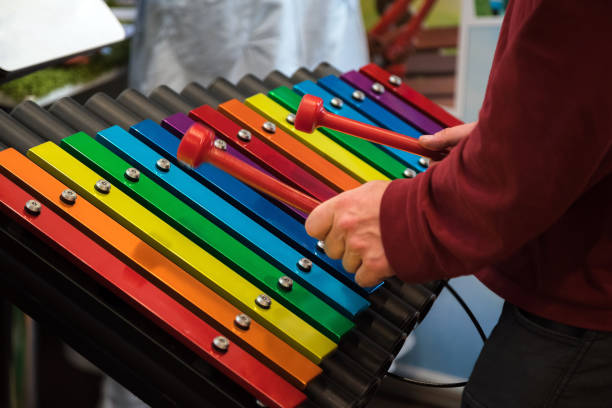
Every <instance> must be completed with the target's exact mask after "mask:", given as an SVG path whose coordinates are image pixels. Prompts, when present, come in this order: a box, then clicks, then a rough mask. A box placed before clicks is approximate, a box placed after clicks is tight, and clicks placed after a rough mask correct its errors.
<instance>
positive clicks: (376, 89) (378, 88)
mask: <svg viewBox="0 0 612 408" xmlns="http://www.w3.org/2000/svg"><path fill="white" fill-rule="evenodd" d="M372 90H373V91H374V92H376V93H377V94H381V93H384V92H385V87H384V86H383V84H381V83H380V82H374V83H373V84H372Z"/></svg>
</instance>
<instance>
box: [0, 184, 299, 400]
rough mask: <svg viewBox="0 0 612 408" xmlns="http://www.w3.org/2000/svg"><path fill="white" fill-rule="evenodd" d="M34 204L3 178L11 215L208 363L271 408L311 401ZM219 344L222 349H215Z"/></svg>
mask: <svg viewBox="0 0 612 408" xmlns="http://www.w3.org/2000/svg"><path fill="white" fill-rule="evenodd" d="M30 200H31V195H30V194H28V193H26V192H25V191H24V190H22V189H20V188H19V187H17V186H16V185H15V184H13V183H12V182H11V181H9V180H8V179H7V178H6V177H5V176H0V206H1V208H2V211H3V212H4V213H5V214H8V215H9V216H10V217H11V218H13V219H15V220H16V221H17V222H19V224H21V225H23V226H25V227H26V228H27V229H28V230H30V231H32V232H33V233H35V234H36V235H38V236H39V237H41V238H43V239H44V240H45V241H47V242H48V243H49V244H50V245H51V246H52V247H53V248H54V249H55V250H56V251H57V252H59V253H60V254H62V256H64V257H66V258H68V259H69V260H70V261H71V262H72V263H74V264H76V265H77V266H78V267H79V268H81V269H82V270H83V271H85V272H86V273H88V274H89V275H91V276H92V277H93V278H94V279H96V280H97V281H99V282H101V283H103V284H104V285H105V286H107V287H109V288H110V289H111V290H112V291H113V292H114V293H115V294H116V295H118V296H119V297H121V298H122V299H124V300H125V301H127V302H128V303H130V304H131V305H132V306H134V307H135V308H137V309H138V310H140V311H141V312H142V313H144V314H145V315H146V316H147V317H148V318H149V319H151V320H153V321H155V323H156V324H158V325H159V326H162V327H163V328H164V329H165V330H166V331H168V332H170V333H171V334H172V335H173V336H174V337H175V338H177V339H178V340H179V341H180V342H182V343H183V344H185V345H186V346H187V347H189V348H190V349H191V350H192V351H194V352H195V353H196V354H197V355H198V356H199V357H201V358H203V359H204V360H205V361H206V362H207V363H209V364H211V365H212V366H214V367H215V368H216V369H218V370H219V371H221V372H222V373H223V374H224V375H226V376H228V377H229V378H230V379H231V380H232V381H234V382H236V383H238V384H239V385H240V386H241V387H243V388H244V389H246V390H247V391H248V392H250V393H251V394H253V395H254V396H255V397H256V398H257V399H259V400H261V401H262V402H264V403H266V404H270V405H271V406H275V407H285V406H292V407H296V406H298V405H300V404H301V403H303V402H304V401H305V400H306V396H305V395H304V394H303V393H301V392H300V391H298V390H297V389H296V388H294V387H293V386H291V385H290V384H289V383H287V382H286V381H285V380H284V379H282V378H281V377H279V376H278V375H277V374H275V373H274V372H273V371H272V370H270V369H269V368H268V367H266V366H265V365H263V364H262V363H261V362H260V361H258V360H257V359H256V358H255V357H253V356H251V355H250V354H248V353H247V352H246V351H245V350H243V349H242V348H240V347H239V346H238V345H237V344H229V347H223V340H224V339H225V338H224V337H220V336H221V334H220V333H219V332H218V331H217V330H215V329H213V328H212V327H211V326H209V325H208V324H207V323H205V322H204V321H202V320H200V319H199V318H198V317H196V316H195V315H194V314H193V313H191V312H189V311H188V310H187V309H186V308H184V307H183V306H181V305H180V304H178V303H177V302H176V301H175V300H173V299H172V298H171V297H170V296H168V295H166V294H165V293H164V292H163V291H161V290H160V289H158V288H157V287H156V286H154V285H153V284H152V283H150V282H148V281H147V280H146V279H145V278H143V277H142V276H141V275H140V274H138V272H136V271H135V270H133V269H132V268H130V267H129V266H127V265H126V264H124V263H123V262H121V261H120V260H119V259H117V258H115V257H114V256H112V255H111V254H110V253H109V252H108V251H107V250H105V249H104V248H102V247H101V246H99V245H98V244H96V243H95V242H94V241H93V240H91V239H90V238H89V237H88V236H87V235H85V234H84V233H83V232H81V231H79V230H78V229H76V228H75V227H73V226H72V225H70V224H69V223H68V222H66V221H65V220H64V219H62V218H61V217H60V216H58V215H57V214H55V213H54V212H53V211H52V210H51V209H50V208H48V207H46V206H44V205H42V204H41V203H40V202H37V201H36V202H34V204H32V201H30ZM28 202H29V203H30V205H29V206H28V204H27V203H28ZM24 206H25V208H24ZM226 341H227V340H226ZM215 342H217V343H216V344H219V345H221V346H215V345H214V344H215Z"/></svg>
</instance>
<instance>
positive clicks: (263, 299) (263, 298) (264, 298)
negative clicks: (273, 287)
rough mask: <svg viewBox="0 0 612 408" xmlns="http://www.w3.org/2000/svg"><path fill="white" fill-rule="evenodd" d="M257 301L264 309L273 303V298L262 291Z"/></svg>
mask: <svg viewBox="0 0 612 408" xmlns="http://www.w3.org/2000/svg"><path fill="white" fill-rule="evenodd" d="M255 303H257V305H258V306H260V307H262V308H264V309H269V308H270V305H271V304H272V299H270V296H268V295H264V294H263V293H262V294H261V295H259V296H257V299H255Z"/></svg>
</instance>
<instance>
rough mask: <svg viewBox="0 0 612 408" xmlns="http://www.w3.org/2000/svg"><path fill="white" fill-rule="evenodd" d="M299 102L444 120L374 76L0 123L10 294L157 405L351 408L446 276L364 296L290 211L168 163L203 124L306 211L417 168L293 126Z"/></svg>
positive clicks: (212, 174) (366, 145)
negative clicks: (303, 198) (299, 198)
mask: <svg viewBox="0 0 612 408" xmlns="http://www.w3.org/2000/svg"><path fill="white" fill-rule="evenodd" d="M306 94H310V95H316V96H318V97H321V98H322V99H323V101H324V105H325V108H326V109H327V110H329V111H330V112H333V113H336V114H338V115H341V116H345V117H348V118H351V119H355V120H357V121H360V122H363V123H368V124H372V125H377V126H381V127H384V128H386V129H389V130H392V131H395V132H399V133H403V134H405V135H407V137H410V136H413V137H414V136H418V135H420V134H421V133H424V132H426V133H432V132H435V131H438V130H440V129H442V128H443V127H446V126H452V125H455V124H458V123H459V121H458V120H457V119H455V118H454V117H452V116H450V115H449V114H447V113H446V112H445V111H444V110H442V109H441V108H439V107H438V106H436V105H435V104H433V103H431V102H430V101H428V100H427V99H425V98H423V97H422V96H421V95H420V94H418V93H415V92H414V91H413V90H411V89H410V88H409V87H408V86H407V85H405V84H403V83H401V80H400V79H399V78H398V77H395V76H392V75H391V76H390V75H389V74H387V73H385V71H384V70H382V69H381V68H379V67H377V66H376V65H373V64H370V65H367V66H365V67H363V68H361V69H360V70H359V71H351V72H347V73H344V74H342V73H340V72H338V71H337V70H336V69H335V68H334V67H332V66H330V65H329V64H325V63H323V64H321V65H319V66H318V67H317V68H316V69H315V70H314V71H312V72H311V71H309V70H307V69H304V68H302V69H300V70H298V71H297V72H296V73H295V74H294V75H293V76H292V77H291V78H288V77H286V76H284V75H283V74H282V73H280V72H277V71H274V72H272V73H270V74H269V75H268V76H267V77H266V78H265V79H263V80H260V79H258V78H256V77H254V76H252V75H247V76H245V77H244V78H243V79H242V80H240V81H239V82H238V83H237V84H236V85H233V84H231V83H229V82H228V81H227V80H225V79H222V78H219V79H217V80H216V81H214V82H213V83H212V84H211V85H210V86H209V87H208V88H205V87H203V86H201V85H199V84H197V83H191V84H189V85H187V86H186V87H185V88H184V89H183V91H182V92H181V93H180V94H179V93H177V92H174V91H173V90H171V89H170V88H168V87H166V86H160V87H158V88H156V89H155V90H154V91H153V92H151V94H150V95H149V97H145V96H144V95H142V94H140V93H139V92H137V91H135V90H132V89H127V90H125V91H124V92H123V93H121V94H120V95H119V96H118V97H117V98H116V100H115V99H112V98H111V97H109V96H108V95H105V94H102V93H100V94H96V95H94V96H92V97H91V98H90V99H89V100H88V101H87V102H86V103H85V104H84V106H82V105H79V104H78V103H76V102H75V101H73V100H72V99H69V98H64V99H62V100H59V101H57V102H56V103H55V104H54V105H53V106H51V107H50V108H49V110H48V111H47V110H44V109H42V108H41V107H39V106H38V105H36V104H34V103H32V102H24V103H22V104H20V105H19V106H17V107H16V108H15V109H14V110H13V111H12V112H11V114H10V115H7V114H4V113H3V112H0V113H1V114H0V141H1V142H2V143H3V144H4V145H3V146H2V148H3V150H2V151H1V152H0V207H1V209H2V214H3V223H2V225H0V241H1V242H2V249H1V250H0V252H1V253H2V255H3V256H5V257H6V259H7V261H6V263H7V268H9V269H10V270H13V271H15V273H14V276H13V277H11V276H9V274H5V275H7V276H4V278H3V279H4V280H5V281H6V282H7V285H6V287H7V288H8V289H11V290H13V292H14V293H17V294H20V295H14V296H13V300H14V301H15V302H16V303H17V304H20V303H22V304H24V307H25V309H26V310H33V311H34V315H35V316H34V317H36V316H40V317H41V318H43V319H47V321H49V322H52V324H54V325H57V327H59V329H58V330H60V331H62V332H63V334H64V337H65V338H66V339H67V341H68V342H69V343H71V344H76V345H78V346H79V348H78V349H79V350H80V351H82V352H83V353H84V354H86V355H87V356H91V358H92V359H93V360H94V362H95V363H96V364H98V365H100V366H101V368H102V369H105V370H107V371H108V372H109V373H110V374H111V375H113V376H114V377H115V378H116V379H117V380H119V381H120V382H121V383H123V384H124V385H126V386H127V387H128V388H130V389H131V390H132V391H133V392H135V393H136V394H137V395H138V396H140V397H141V398H142V399H143V400H145V401H146V402H148V403H150V404H151V405H154V406H166V405H172V406H177V405H178V406H194V405H196V404H198V405H200V406H236V407H247V406H255V401H256V400H257V403H258V404H260V405H265V406H275V407H294V406H304V407H307V406H308V407H310V406H312V407H315V406H321V407H358V406H364V405H366V404H367V402H368V401H369V400H370V399H371V397H372V395H373V393H374V392H375V390H376V389H377V387H378V386H379V384H380V382H381V379H382V378H383V377H384V375H385V373H386V370H387V369H388V367H389V366H390V364H391V362H392V360H393V358H394V356H395V355H396V354H397V353H398V352H399V350H400V348H401V346H402V345H403V342H404V340H405V338H406V336H407V335H408V334H409V333H410V331H411V330H412V329H413V328H414V326H415V325H416V324H417V323H418V321H419V320H421V319H423V318H424V316H425V315H426V314H427V311H428V310H429V308H430V307H431V305H432V304H433V302H434V300H435V298H436V295H437V294H438V293H439V291H440V290H441V288H442V285H443V282H430V283H428V284H424V285H408V284H405V283H403V282H401V281H399V280H397V279H390V280H388V281H387V282H385V283H384V284H381V285H378V286H376V287H370V288H361V287H359V286H358V285H356V284H355V282H354V280H353V276H352V275H350V274H348V273H346V272H345V271H344V270H343V268H342V264H341V263H340V262H339V261H336V260H332V259H330V258H328V257H327V256H326V255H325V251H324V245H323V244H322V243H321V242H316V241H315V240H313V239H312V238H310V237H308V236H307V235H306V233H305V231H304V228H303V221H304V219H305V216H306V215H305V214H304V213H303V212H301V211H299V210H297V209H295V208H292V207H290V206H287V205H286V204H283V203H280V202H277V201H276V200H274V199H272V198H270V197H268V196H266V195H265V194H263V193H260V192H257V191H256V190H254V189H252V188H250V187H248V186H247V185H246V184H244V183H243V182H241V181H239V180H238V179H236V178H234V177H232V176H231V175H229V174H228V173H225V172H224V171H222V170H220V169H218V168H215V167H214V166H212V165H210V164H207V163H205V164H203V165H202V166H200V167H197V168H189V167H186V166H184V165H182V164H181V162H180V161H179V160H178V159H177V157H176V153H177V149H178V146H179V142H180V138H181V137H182V136H183V135H184V134H185V133H186V132H188V131H189V130H190V129H192V127H193V125H194V123H196V122H197V123H201V124H204V125H205V126H206V127H207V128H210V129H212V130H213V131H214V132H215V134H216V136H217V139H216V140H215V147H216V148H218V149H221V150H223V151H224V152H226V153H228V154H230V155H232V156H233V157H236V158H238V159H239V160H241V161H242V162H244V163H246V164H248V165H249V166H253V167H255V168H257V169H259V170H261V171H263V172H264V173H266V174H268V175H271V176H273V177H275V178H277V179H278V180H280V181H282V182H284V183H287V184H288V185H290V186H292V187H294V188H295V189H297V190H299V191H302V192H303V193H305V194H308V195H310V196H312V197H313V198H315V199H317V200H325V199H328V198H331V197H333V196H334V195H335V194H337V193H339V192H342V191H345V190H347V189H351V188H354V187H356V186H358V185H360V184H361V183H363V182H366V181H369V180H375V179H391V178H399V177H414V176H416V175H417V174H418V173H419V172H421V171H424V170H425V169H426V168H427V165H428V160H426V159H424V158H423V157H419V156H416V155H414V154H411V153H407V152H405V151H401V150H397V149H394V148H391V147H387V146H379V145H374V144H372V143H370V142H368V141H366V140H363V139H358V138H355V137H352V136H348V135H346V134H343V133H340V132H338V131H334V130H331V129H327V128H320V129H319V130H315V131H314V132H313V133H305V132H302V131H298V130H297V129H296V128H295V126H294V123H295V112H296V110H297V108H298V105H299V103H300V100H301V99H302V96H303V95H306ZM57 254H59V255H61V256H60V257H58V256H57ZM46 302H48V303H46ZM41 304H42V305H41ZM41 306H42V307H41Z"/></svg>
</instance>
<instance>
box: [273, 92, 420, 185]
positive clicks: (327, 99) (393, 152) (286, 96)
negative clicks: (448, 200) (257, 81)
mask: <svg viewBox="0 0 612 408" xmlns="http://www.w3.org/2000/svg"><path fill="white" fill-rule="evenodd" d="M288 91H289V90H288V89H286V88H285V89H274V90H272V91H271V92H270V94H271V95H272V94H273V95H274V98H276V99H281V98H282V99H283V101H284V103H285V104H291V105H295V103H296V98H295V97H292V95H291V93H295V94H296V95H297V96H298V97H299V98H300V100H301V98H302V96H303V95H305V94H312V95H316V96H319V97H321V98H323V101H324V104H325V108H326V109H328V110H329V111H330V112H333V113H336V114H338V115H342V116H346V117H348V118H351V119H355V120H359V121H363V120H365V121H367V123H371V121H370V120H369V119H367V118H365V117H364V116H363V115H361V114H359V113H358V112H356V111H355V110H354V109H352V108H351V106H349V104H348V103H345V102H346V101H345V100H343V99H341V102H340V103H337V102H336V103H332V100H333V99H334V97H333V95H331V94H330V93H329V92H326V91H325V90H323V89H322V88H321V87H319V86H316V85H315V84H314V83H313V82H302V83H300V84H296V85H295V86H294V87H293V91H291V93H290V92H288ZM298 105H299V102H298ZM334 105H336V106H334ZM296 110H297V108H296ZM381 110H383V111H385V112H389V111H388V110H386V109H384V108H381ZM321 131H322V132H324V133H325V132H327V133H328V134H329V135H330V137H332V135H333V137H338V135H342V137H343V138H344V139H349V140H359V141H360V143H361V144H362V145H366V146H368V147H369V150H373V151H374V152H375V154H371V156H372V157H375V158H377V164H378V166H379V167H380V166H387V165H389V164H393V163H395V162H398V161H399V162H400V163H402V164H401V167H402V173H401V174H402V176H401V177H405V175H404V173H406V174H409V175H410V174H412V172H410V171H408V172H406V168H407V167H409V168H411V169H413V170H415V171H422V170H424V169H425V168H424V167H422V166H421V165H420V164H419V157H418V156H415V155H414V154H411V153H408V152H404V151H401V150H399V149H395V148H392V147H389V146H385V145H374V144H372V143H369V142H367V141H365V140H361V139H359V138H355V137H354V136H350V135H347V134H345V133H341V132H338V131H336V130H332V129H330V128H322V129H321ZM416 134H417V133H416V131H414V132H412V133H408V136H412V135H416ZM353 143H354V142H353Z"/></svg>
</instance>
